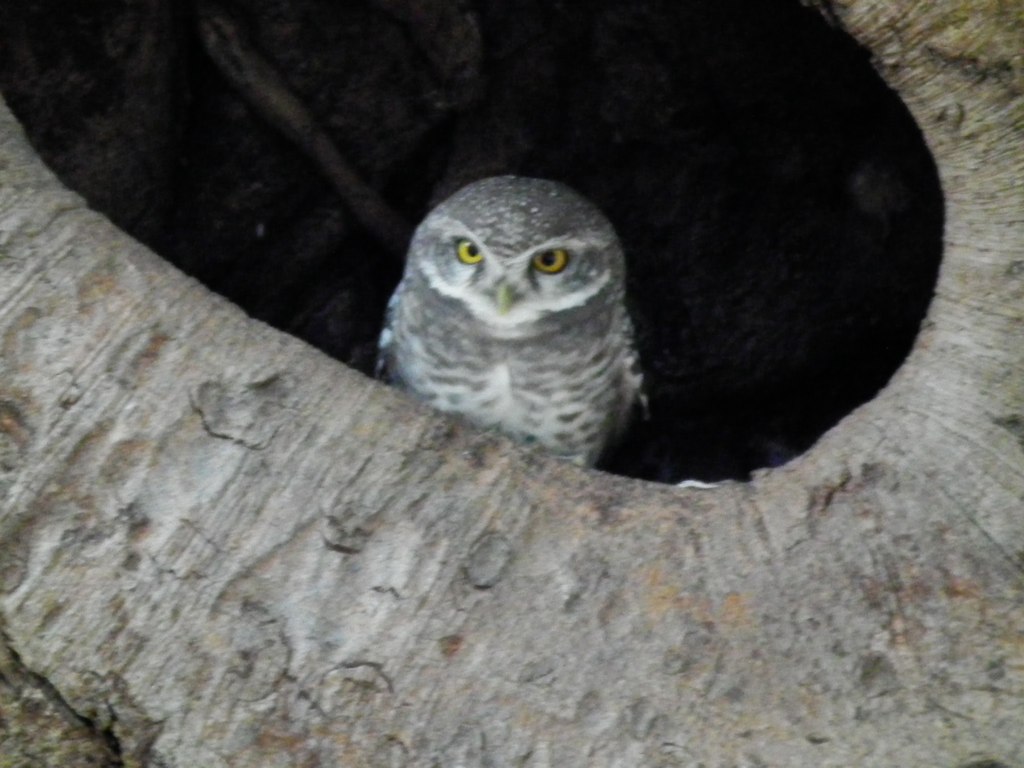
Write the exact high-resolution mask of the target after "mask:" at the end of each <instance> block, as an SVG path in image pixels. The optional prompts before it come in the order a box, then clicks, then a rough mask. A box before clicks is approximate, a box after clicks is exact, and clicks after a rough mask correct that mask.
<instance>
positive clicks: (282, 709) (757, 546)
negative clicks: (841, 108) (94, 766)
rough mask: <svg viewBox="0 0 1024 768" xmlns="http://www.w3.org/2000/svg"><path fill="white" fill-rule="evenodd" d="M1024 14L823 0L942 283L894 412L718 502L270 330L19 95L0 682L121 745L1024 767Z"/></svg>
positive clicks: (9, 127)
mask: <svg viewBox="0 0 1024 768" xmlns="http://www.w3.org/2000/svg"><path fill="white" fill-rule="evenodd" d="M1001 7H1002V6H1000V5H999V4H995V5H992V4H978V5H977V9H976V10H974V11H972V12H970V13H968V12H965V11H963V10H961V9H962V4H960V3H953V2H951V0H950V1H944V2H936V3H930V4H922V3H911V2H900V3H881V2H874V1H872V0H847V1H846V2H840V3H834V4H833V6H832V11H833V12H834V14H835V16H836V18H837V19H838V20H839V21H840V22H841V23H842V24H843V25H844V26H846V27H847V29H848V30H849V31H850V33H851V34H853V35H854V36H855V37H856V38H857V39H858V40H860V41H861V42H862V43H864V44H865V45H866V46H868V47H869V48H870V49H871V50H872V51H873V52H874V54H875V56H876V63H877V66H878V67H879V68H880V71H881V72H882V73H883V74H884V75H885V77H886V79H887V80H888V82H889V83H890V84H891V85H892V86H893V87H894V88H895V89H896V90H897V91H898V92H899V93H900V95H901V96H902V98H903V99H904V100H905V102H906V103H907V105H908V106H909V108H910V109H911V111H912V112H913V114H914V116H915V118H916V119H917V121H918V123H919V125H920V126H921V128H922V130H923V131H924V133H925V136H926V139H927V141H928V144H929V146H930V148H931V149H932V151H933V153H934V154H935V157H936V160H937V162H938V165H939V169H940V174H941V178H942V184H943V189H944V191H945V196H946V205H947V209H946V214H947V219H946V221H947V223H946V237H945V243H946V247H945V254H944V261H943V267H942V273H941V277H940V281H939V284H938V287H937V291H936V296H935V299H934V301H933V303H932V307H931V310H930V312H929V315H928V318H927V320H926V322H925V324H924V326H923V328H922V331H921V334H920V336H919V338H918V341H917V343H916V345H915V348H914V350H913V352H912V354H911V356H910V358H909V359H908V360H907V362H906V363H905V364H904V366H903V367H902V368H901V369H900V371H899V372H898V373H897V375H896V376H895V378H894V379H893V380H892V382H891V383H890V385H889V386H888V387H887V388H886V389H885V390H884V391H883V392H882V393H880V394H879V396H878V397H877V398H876V399H874V400H873V401H872V402H870V403H868V404H867V405H865V406H863V407H862V408H860V409H858V410H857V411H856V412H854V413H853V414H851V415H850V416H849V417H848V418H846V419H845V420H844V421H843V422H842V423H840V424H839V425H838V426H837V427H836V428H835V429H833V430H832V431H831V432H830V433H828V434H827V435H826V436H825V437H824V438H823V439H822V440H821V441H820V442H819V443H818V444H817V445H816V446H815V447H814V448H813V449H812V450H811V451H810V452H808V453H807V454H805V455H804V456H803V457H801V458H800V459H798V460H796V461H794V462H792V463H791V464H789V465H787V466H786V467H784V468H782V469H777V470H772V471H766V472H763V473H760V474H758V475H757V476H756V477H755V478H754V480H753V481H752V482H750V483H728V484H724V485H722V486H720V487H718V488H716V489H713V490H682V489H676V488H671V487H666V486H658V485H653V484H649V483H644V482H639V481H634V480H628V479H624V478H620V477H614V476H611V475H606V474H602V473H599V472H592V471H586V470H582V469H579V468H577V467H575V466H572V465H569V464H567V463H564V462H560V461H558V460H554V459H550V458H546V457H544V456H542V455H539V454H535V453H531V452H529V451H526V450H523V449H520V448H518V447H515V446H513V445H511V444H510V443H509V442H508V441H506V440H505V439H503V438H501V437H498V436H494V435H488V434H480V433H478V432H476V431H474V430H472V429H470V428H468V427H465V426H462V425H461V424H458V423H454V422H452V421H450V420H448V419H446V418H444V417H442V416H441V415H439V414H436V413H433V412H431V411H429V410H427V409H425V408H423V407H420V406H417V405H415V404H413V403H411V402H410V401H408V400H407V399H405V398H404V397H403V396H401V395H400V394H399V393H396V392H394V391H391V390H389V389H387V388H384V387H383V386H381V385H379V384H377V383H374V382H372V381H370V380H369V379H367V378H365V377H363V376H361V375H360V374H358V373H355V372H353V371H351V370H348V369H346V368H344V367H343V366H341V365H339V364H337V363H335V362H333V361H331V360H329V359H327V358H326V357H325V356H323V355H321V354H319V353H317V352H315V351H313V350H312V349H310V348H309V347H307V346H306V345H304V344H302V343H301V342H298V341H296V340H295V339H292V338H290V337H288V336H286V335H284V334H282V333H279V332H277V331H274V330H272V329H270V328H268V327H266V326H263V325H261V324H259V323H257V322H255V321H253V320H251V319H248V318H246V317H245V316H244V315H243V314H242V313H241V312H240V311H239V310H238V309H236V308H235V307H233V306H232V305H230V304H229V303H228V302H226V301H224V300H223V299H220V298H218V297H217V296H215V295H213V294H211V293H209V292H208V291H206V290H205V289H203V288H202V287H201V286H199V285H198V284H197V283H195V282H194V281H192V280H190V279H189V278H187V277H184V276H183V275H182V274H180V273H178V272H177V271H176V270H174V269H173V268H172V267H171V266H169V265H168V264H167V263H165V262H163V261H161V260H160V259H159V258H157V257H155V256H154V255H153V254H152V253H151V252H149V251H148V250H146V249H145V248H143V247H142V246H141V245H139V244H137V243H136V242H134V241H132V240H131V239H130V238H128V237H127V236H126V235H124V234H123V233H121V232H120V231H118V230H117V229H116V228H114V227H113V226H112V225H110V223H109V222H107V221H106V220H105V219H103V218H102V217H101V216H99V215H97V214H95V213H92V212H90V211H89V210H88V209H86V207H85V206H84V204H83V203H82V201H81V200H80V199H79V198H78V197H77V196H75V195H73V194H71V193H69V192H67V191H66V190H65V189H64V188H63V187H62V186H61V185H60V183H59V182H58V181H57V180H56V179H55V178H54V177H53V176H52V175H51V174H50V173H49V172H48V171H47V170H46V169H45V168H43V167H42V165H41V163H40V162H39V161H38V160H37V159H36V158H35V156H34V154H33V153H32V151H31V150H30V149H29V147H28V145H27V143H26V142H25V139H24V136H23V134H22V132H21V130H20V128H19V127H18V125H17V124H16V123H15V121H14V119H13V118H12V117H11V115H10V114H9V112H7V111H6V109H2V110H0V351H2V357H0V497H2V499H3V504H2V507H0V612H2V613H0V622H2V623H0V627H2V629H3V639H4V645H5V646H6V650H5V652H4V655H3V656H2V657H0V675H2V676H3V678H4V679H5V680H7V682H8V683H9V684H14V683H16V684H17V686H22V687H24V688H31V689H33V690H37V691H43V692H44V693H45V698H46V699H47V700H48V701H50V702H51V704H52V703H54V702H59V706H58V705H57V704H54V706H55V707H56V708H57V709H58V710H59V711H60V712H62V713H63V714H64V716H65V719H67V720H68V721H69V722H77V723H78V725H79V726H81V727H83V728H85V729H87V730H90V731H91V732H92V733H93V735H94V736H95V737H96V739H94V741H95V740H98V741H99V742H100V743H101V746H102V748H103V749H104V750H106V751H107V753H108V759H109V761H110V763H111V764H124V765H161V766H200V765H201V766H211V767H212V766H254V765H260V766H270V765H308V766H314V765H346V766H348V765H351V766H406V765H408V766H420V765H423V766H434V765H437V766H483V765H495V766H506V765H509V766H510V765H524V766H577V765H578V766H632V765H652V766H661V765H664V766H670V765H672V766H674V765H680V766H691V765H709V766H729V765H832V766H847V765H921V766H925V765H928V766H931V765H943V766H947V765H948V766H962V765H964V766H965V765H969V764H972V763H973V764H980V763H982V762H984V761H992V762H990V764H1004V765H1007V766H1012V765H1020V764H1024V736H1022V735H1021V723H1024V588H1022V584H1024V581H1022V570H1024V514H1022V513H1024V217H1022V215H1021V211H1022V210H1024V190H1022V187H1021V185H1020V179H1021V178H1024V101H1022V98H1021V93H1022V91H1024V69H1022V60H1021V54H1020V51H1021V50H1022V49H1024V46H1022V45H1021V40H1022V37H1024V20H1022V19H1021V17H1020V15H1019V13H1017V12H1015V11H1012V10H1000V9H1001ZM17 686H16V687H17ZM40 760H42V758H40ZM54 760H57V758H54ZM37 764H52V765H57V764H61V765H66V764H70V763H68V762H45V761H41V762H39V763H37Z"/></svg>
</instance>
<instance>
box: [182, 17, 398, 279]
mask: <svg viewBox="0 0 1024 768" xmlns="http://www.w3.org/2000/svg"><path fill="white" fill-rule="evenodd" d="M199 37H200V39H201V40H202V43H203V47H204V48H205V49H206V53H207V54H208V55H209V56H210V58H211V59H212V60H213V62H214V64H215V65H216V66H217V68H218V69H219V70H220V72H221V74H222V75H223V76H224V77H225V79H227V81H228V82H229V83H231V85H232V86H233V87H234V88H235V89H236V90H237V91H238V93H239V94H240V95H241V96H242V98H243V99H245V101H246V103H248V104H249V106H251V107H252V108H253V109H254V110H256V112H257V113H258V114H259V115H260V116H262V117H263V119H264V120H266V121H267V122H268V123H270V124H271V125H272V126H274V128H276V129H277V130H278V131H280V132H281V133H282V134H284V135H285V136H286V137H287V138H288V140H289V141H291V142H292V143H293V144H295V146H297V147H298V148H299V149H300V150H301V151H302V152H303V154H305V155H306V156H307V157H309V158H310V159H311V160H312V161H313V162H314V163H316V165H317V166H318V167H319V168H320V169H321V171H323V173H324V175H325V176H327V178H328V179H329V180H330V182H331V184H332V185H333V186H334V188H335V190H336V191H337V192H338V194H339V195H340V196H341V199H342V200H343V201H344V202H345V204H346V205H347V206H348V208H349V210H351V212H352V214H353V215H354V216H355V217H356V219H357V220H358V221H359V223H360V224H361V225H362V226H363V227H365V228H366V229H367V230H368V231H369V232H370V233H371V234H372V235H373V236H374V237H375V238H376V239H377V240H378V241H379V242H380V243H381V244H382V245H384V246H385V247H386V248H387V249H388V251H390V252H391V253H392V254H393V255H395V256H396V257H397V258H399V259H401V258H402V257H403V256H404V254H405V249H406V246H407V245H408V243H409V237H410V234H411V232H412V228H411V227H410V226H409V223H408V222H407V221H405V219H403V218H402V217H401V216H400V215H399V214H398V212H396V211H395V210H394V209H393V208H391V206H389V205H388V204H387V203H386V202H384V200H383V198H381V196H380V195H378V194H377V192H376V191H375V190H373V189H372V188H371V187H370V186H369V185H368V184H367V183H366V182H365V181H363V179H362V178H361V177H360V175H359V173H358V172H357V171H356V170H355V168H353V167H352V165H351V163H349V162H348V160H346V159H345V157H344V156H343V155H342V154H341V152H339V151H338V148H337V147H336V146H335V145H334V143H333V142H332V141H331V139H330V137H329V136H328V135H327V133H326V132H325V131H324V130H323V129H322V128H321V127H320V126H319V125H318V124H317V122H316V120H315V119H314V117H313V115H312V114H311V113H310V111H309V110H308V109H307V108H306V106H305V105H304V104H303V103H302V102H301V101H300V100H299V98H298V97H297V96H295V94H294V93H292V91H291V90H290V89H289V88H288V86H287V85H286V84H285V82H284V79H283V78H282V77H281V75H280V74H279V73H278V72H277V71H276V70H275V69H274V68H273V67H272V66H271V65H270V63H269V62H267V61H266V60H265V59H264V58H263V57H262V56H261V55H260V54H259V53H258V52H257V51H256V49H255V48H254V47H253V45H252V44H251V43H250V42H249V41H248V40H247V39H246V37H245V35H244V33H243V32H242V31H241V29H240V28H239V26H238V24H236V23H235V22H234V21H233V20H232V19H231V18H230V17H229V16H228V15H227V14H226V13H224V12H223V11H221V10H220V9H218V8H216V7H213V6H210V5H209V4H204V7H203V8H202V10H201V11H200V18H199Z"/></svg>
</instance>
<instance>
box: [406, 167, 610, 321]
mask: <svg viewBox="0 0 1024 768" xmlns="http://www.w3.org/2000/svg"><path fill="white" fill-rule="evenodd" d="M406 269H407V270H413V271H415V272H417V273H418V274H419V276H420V277H421V278H422V279H423V280H425V282H426V283H427V285H428V286H429V287H430V288H431V289H433V290H434V291H437V292H438V293H440V294H441V295H443V296H445V297H446V298H448V299H453V300H455V301H458V302H461V303H462V304H463V305H465V307H466V308H467V309H468V311H469V312H470V313H472V314H473V315H474V316H475V317H476V318H477V319H478V320H480V321H483V322H485V323H486V324H488V325H489V326H491V327H493V328H495V329H505V330H509V331H515V330H517V329H519V330H521V329H524V328H525V327H528V326H531V325H533V324H535V323H537V322H538V321H541V320H543V319H544V318H547V317H550V316H552V315H554V314H555V313H563V312H566V311H571V310H581V309H582V308H586V307H593V308H595V309H596V310H597V311H601V309H602V308H603V307H604V306H606V305H607V304H608V303H609V302H613V301H615V302H617V301H621V297H622V290H623V278H624V272H625V264H624V259H623V255H622V248H621V246H620V245H619V240H618V238H617V237H616V235H615V230H614V229H613V228H612V225H611V223H610V222H609V221H608V219H606V218H605V216H604V215H603V214H602V213H601V211H600V210H598V209H597V207H596V206H594V205H593V204H592V203H590V202H589V201H588V200H586V199H585V198H583V197H582V196H581V195H579V194H577V193H576V192H574V191H573V190H571V189H569V187H567V186H565V185H564V184H559V183H558V182H554V181H548V180H545V179H531V178H525V177H520V176H496V177H492V178H488V179H482V180H481V181H477V182H474V183H472V184H470V185H469V186H466V187H463V188H462V189H460V190H459V191H458V192H456V193H455V194H454V195H452V196H451V197H449V198H448V199H447V200H445V201H444V202H443V203H441V204H440V205H438V206H437V207H436V208H434V210H432V211H431V212H430V214H429V215H428V216H427V217H426V219H424V220H423V223H422V224H420V226H419V227H418V228H417V230H416V234H415V235H414V237H413V241H412V245H411V246H410V248H409V257H408V263H407V264H406Z"/></svg>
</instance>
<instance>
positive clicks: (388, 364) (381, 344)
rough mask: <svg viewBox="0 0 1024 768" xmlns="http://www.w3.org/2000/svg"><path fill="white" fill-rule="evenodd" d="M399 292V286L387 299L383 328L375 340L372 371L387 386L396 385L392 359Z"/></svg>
mask: <svg viewBox="0 0 1024 768" xmlns="http://www.w3.org/2000/svg"><path fill="white" fill-rule="evenodd" d="M400 291H401V286H399V287H398V288H396V289H395V292H394V293H393V294H391V298H390V299H388V306H387V309H385V310H384V327H383V328H382V329H381V332H380V338H379V339H378V340H377V365H376V367H375V368H374V370H373V376H374V378H376V379H380V380H381V381H384V382H387V383H388V384H395V383H397V382H396V374H395V371H394V366H393V365H392V357H393V354H394V346H395V331H394V322H395V314H396V313H397V307H398V300H399V299H398V295H399V292H400Z"/></svg>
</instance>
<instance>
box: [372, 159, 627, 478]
mask: <svg viewBox="0 0 1024 768" xmlns="http://www.w3.org/2000/svg"><path fill="white" fill-rule="evenodd" d="M465 243H471V244H472V246H473V247H472V248H470V249H469V252H470V253H471V254H472V258H479V262H478V263H472V264H470V263H463V261H461V260H460V257H458V255H457V253H458V249H459V248H460V244H463V245H464V244H465ZM466 247H468V246H466ZM557 250H561V251H563V252H564V254H565V255H566V256H567V264H566V266H565V267H564V268H563V269H562V270H561V271H559V272H558V273H556V274H549V273H546V272H544V271H542V267H545V266H550V265H548V264H546V263H545V262H546V261H551V262H555V263H556V266H557V264H558V262H557V261H556V260H555V259H554V257H552V256H551V254H552V253H554V252H555V251H557ZM542 254H543V256H542ZM468 258H470V257H469V256H467V259H468ZM538 260H540V266H538ZM624 283H625V262H624V259H623V255H622V248H621V246H620V245H619V241H618V238H617V237H616V235H615V232H614V230H613V228H612V226H611V224H610V223H609V222H608V220H607V219H606V218H605V217H604V215H603V214H602V213H601V212H600V211H599V210H598V209H597V208H596V207H595V206H594V205H593V204H591V203H590V202H588V201H587V200H585V199H584V198H583V197H581V196H580V195H578V194H577V193H576V192H574V191H572V190H571V189H569V188H568V187H566V186H564V185H562V184H558V183H556V182H553V181H546V180H542V179H530V178H523V177H516V176H499V177H494V178H489V179H483V180H481V181H478V182H475V183H473V184H470V185H469V186H467V187H464V188H463V189H461V190H460V191H459V192H457V193H456V194H455V195H453V196H452V197H450V198H448V199H447V200H446V201H444V202H443V203H441V204H440V205H439V206H437V207H436V208H435V209H434V210H433V211H431V212H430V214H429V215H428V216H427V217H426V219H424V221H423V223H422V224H420V226H419V227H418V228H417V230H416V233H415V235H414V236H413V240H412V244H411V245H410V247H409V254H408V258H407V261H406V267H405V274H404V275H403V277H402V280H401V282H400V283H399V285H398V288H397V289H396V290H395V293H394V295H393V296H392V298H391V302H390V303H389V305H388V317H387V321H386V325H385V328H384V331H383V333H382V334H381V340H380V358H379V366H378V369H379V370H380V371H381V372H382V373H383V375H384V376H385V377H386V378H387V379H389V380H390V381H391V382H393V383H394V384H395V385H397V386H399V387H401V388H403V389H405V390H407V391H409V392H410V393H412V394H413V395H415V396H416V397H418V398H420V399H421V400H423V401H425V402H427V403H429V404H431V405H432V406H434V407H435V408H438V409H440V410H442V411H448V412H454V413H459V414H462V415H463V416H464V417H466V418H467V419H469V420H470V421H472V422H473V423H475V424H478V425H480V426H483V427H495V428H497V429H500V430H501V431H503V432H505V433H507V434H509V435H511V436H512V437H514V438H516V439H518V440H520V441H523V442H527V443H531V442H536V443H539V444H540V445H542V446H544V447H545V448H546V449H548V450H549V451H551V452H553V453H555V454H558V455H560V456H564V457H567V458H570V459H572V460H574V461H577V462H580V463H583V464H588V465H590V464H593V463H595V462H596V461H597V460H598V459H599V458H600V457H601V455H602V454H603V453H604V451H605V450H606V449H607V448H608V447H609V446H610V445H611V444H612V443H613V442H614V441H615V440H616V439H617V438H618V437H619V436H620V435H621V433H622V432H623V431H624V429H625V428H626V426H627V425H628V423H629V419H630V417H631V414H632V412H633V409H634V406H635V405H636V403H637V402H638V401H639V399H640V398H641V394H640V387H641V377H640V374H639V367H638V364H637V358H636V354H635V351H634V348H633V332H632V325H631V323H630V320H629V316H628V315H627V313H626V308H625V303H624Z"/></svg>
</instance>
